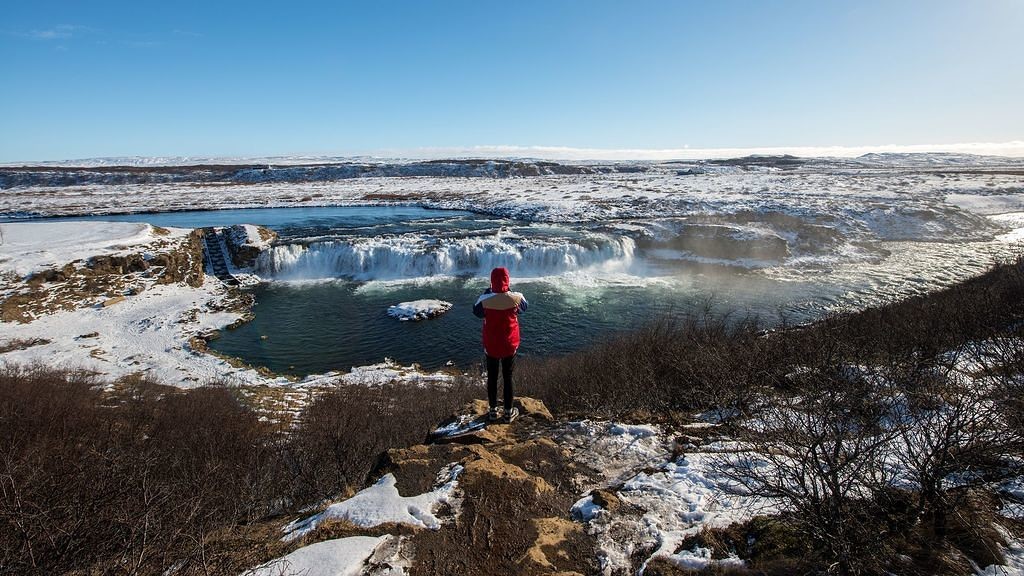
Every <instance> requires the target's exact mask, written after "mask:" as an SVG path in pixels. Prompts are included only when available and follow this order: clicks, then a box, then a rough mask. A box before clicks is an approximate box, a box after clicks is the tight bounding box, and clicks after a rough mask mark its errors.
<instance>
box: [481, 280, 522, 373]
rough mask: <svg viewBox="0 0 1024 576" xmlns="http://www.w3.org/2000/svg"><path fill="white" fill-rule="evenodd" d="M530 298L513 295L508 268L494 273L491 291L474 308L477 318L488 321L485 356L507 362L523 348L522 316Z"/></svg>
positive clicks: (483, 295)
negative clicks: (520, 345)
mask: <svg viewBox="0 0 1024 576" xmlns="http://www.w3.org/2000/svg"><path fill="white" fill-rule="evenodd" d="M526 307H527V302H526V297H525V296H523V295H522V294H520V293H519V292H511V291H509V275H508V269H507V268H495V269H494V270H491V287H490V288H489V289H487V291H485V292H484V293H483V294H481V295H480V298H479V299H478V300H477V301H476V304H474V305H473V314H475V315H476V316H477V317H479V318H483V319H484V330H483V340H484V352H485V353H486V354H487V355H488V356H490V357H492V358H507V357H509V356H512V355H513V354H515V353H516V350H517V349H518V348H519V313H520V312H525V311H526Z"/></svg>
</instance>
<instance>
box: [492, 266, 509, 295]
mask: <svg viewBox="0 0 1024 576" xmlns="http://www.w3.org/2000/svg"><path fill="white" fill-rule="evenodd" d="M508 282H509V275H508V268H495V269H494V270H491V292H494V293H498V292H508Z"/></svg>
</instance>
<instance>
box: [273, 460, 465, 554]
mask: <svg viewBox="0 0 1024 576" xmlns="http://www.w3.org/2000/svg"><path fill="white" fill-rule="evenodd" d="M462 470H463V467H462V466H461V465H458V464H452V465H449V466H447V467H446V468H444V469H442V470H441V472H439V473H438V478H437V484H438V486H437V487H436V488H434V489H433V490H431V491H430V492H426V493H424V494H420V495H418V496H402V495H400V494H399V493H398V489H397V488H396V487H395V483H396V479H395V476H394V475H393V474H385V475H384V476H383V477H381V479H380V480H378V481H377V483H376V484H374V485H373V486H370V487H369V488H365V489H363V490H362V491H360V492H358V493H357V494H356V495H355V496H353V497H351V498H349V499H348V500H344V501H342V502H338V503H337V504H332V505H330V506H328V507H327V509H326V510H324V511H323V512H320V513H319V514H315V515H313V516H310V517H309V518H305V519H303V520H297V521H295V522H292V523H291V524H288V525H287V526H285V527H284V532H285V536H284V538H283V540H285V541H291V540H294V539H296V538H300V537H302V536H305V535H307V534H309V533H311V532H313V531H314V530H316V528H317V526H319V525H320V524H322V523H323V522H325V521H327V520H343V521H346V522H350V523H351V524H354V525H355V526H358V527H360V528H372V527H374V526H379V525H381V524H407V525H409V526H413V527H416V528H429V529H431V530H437V529H438V528H440V527H441V519H439V518H438V517H437V516H436V515H435V512H437V511H438V509H439V508H440V506H441V504H447V505H449V506H451V507H452V508H454V509H456V510H457V509H458V507H459V504H460V501H459V498H458V497H457V496H456V488H457V487H458V477H459V474H461V473H462Z"/></svg>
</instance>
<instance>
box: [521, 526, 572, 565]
mask: <svg viewBox="0 0 1024 576" xmlns="http://www.w3.org/2000/svg"><path fill="white" fill-rule="evenodd" d="M533 527H534V528H535V529H536V530H537V540H536V541H535V542H534V543H533V546H531V547H530V549H529V550H527V551H526V554H525V555H524V556H523V558H522V560H521V562H522V563H525V564H534V565H536V566H537V567H539V568H542V569H546V570H550V571H552V572H555V571H556V570H558V568H557V567H556V566H555V564H554V562H557V561H558V560H562V561H569V560H570V558H569V554H568V553H567V552H566V551H565V550H564V544H565V542H566V539H567V537H568V536H570V535H572V534H574V533H577V532H580V531H581V528H580V525H579V524H576V523H575V522H572V521H570V520H566V519H565V518H535V519H534V520H533ZM558 573H559V574H574V573H573V572H558Z"/></svg>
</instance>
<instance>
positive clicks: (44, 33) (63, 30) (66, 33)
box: [21, 24, 91, 40]
mask: <svg viewBox="0 0 1024 576" xmlns="http://www.w3.org/2000/svg"><path fill="white" fill-rule="evenodd" d="M88 31H91V28H88V27H87V26H78V25H74V24H58V25H57V26H53V27H52V28H44V29H42V30H29V31H28V32H25V33H23V34H21V36H25V37H27V38H33V39H36V40H62V39H66V38H71V37H73V36H75V35H76V34H79V33H81V32H88Z"/></svg>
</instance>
